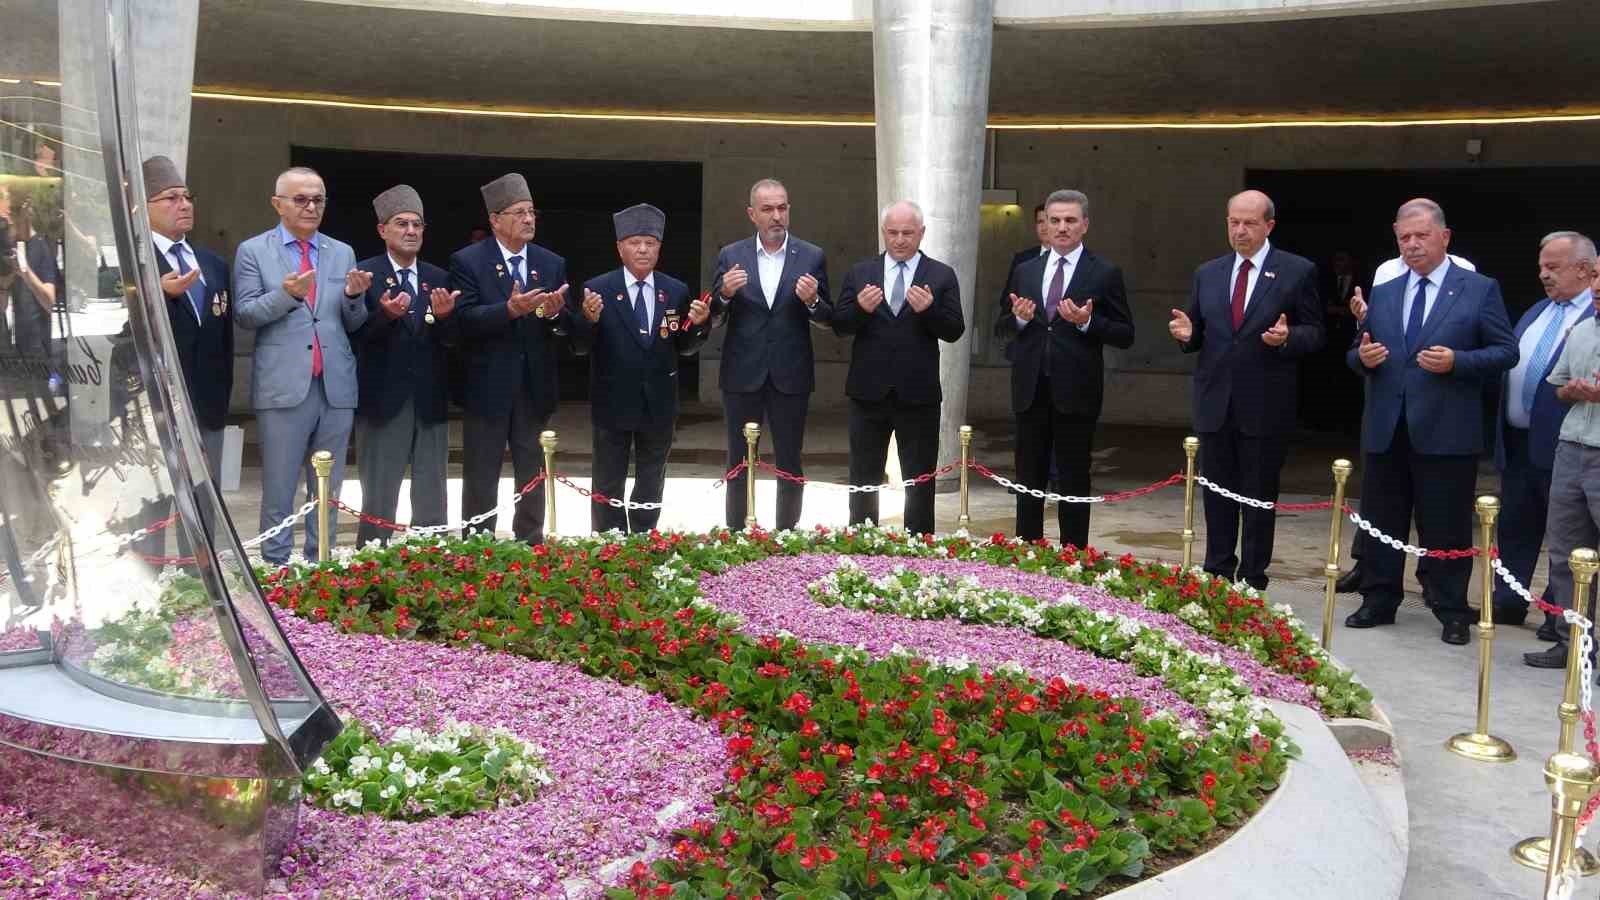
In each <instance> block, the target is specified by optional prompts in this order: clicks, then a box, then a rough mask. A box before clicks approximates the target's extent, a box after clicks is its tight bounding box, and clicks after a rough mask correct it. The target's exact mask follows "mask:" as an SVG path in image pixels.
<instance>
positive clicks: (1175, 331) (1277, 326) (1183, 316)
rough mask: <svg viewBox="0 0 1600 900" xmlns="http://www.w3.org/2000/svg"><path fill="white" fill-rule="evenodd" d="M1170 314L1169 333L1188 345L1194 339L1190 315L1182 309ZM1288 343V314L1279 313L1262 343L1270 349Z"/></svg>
mask: <svg viewBox="0 0 1600 900" xmlns="http://www.w3.org/2000/svg"><path fill="white" fill-rule="evenodd" d="M1170 312H1171V313H1172V319H1171V321H1169V322H1167V333H1168V334H1171V335H1172V337H1173V339H1174V340H1176V341H1179V342H1180V343H1185V344H1187V343H1188V342H1189V341H1191V340H1193V339H1194V322H1193V321H1192V320H1191V319H1190V318H1189V314H1188V313H1186V312H1184V311H1183V310H1181V309H1174V310H1170ZM1288 341H1289V316H1288V314H1286V313H1278V320H1277V321H1276V322H1273V323H1272V327H1271V328H1268V329H1267V330H1266V331H1263V332H1261V342H1262V343H1263V344H1266V345H1267V346H1268V347H1282V346H1283V345H1284V344H1286V343H1288Z"/></svg>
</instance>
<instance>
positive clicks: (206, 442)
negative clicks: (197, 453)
mask: <svg viewBox="0 0 1600 900" xmlns="http://www.w3.org/2000/svg"><path fill="white" fill-rule="evenodd" d="M200 447H201V449H203V450H204V451H205V453H206V471H207V472H210V473H211V480H212V481H213V482H215V483H216V486H217V493H219V494H220V493H222V429H221V428H218V429H216V430H212V429H210V428H206V427H205V426H203V425H202V426H201V427H200Z"/></svg>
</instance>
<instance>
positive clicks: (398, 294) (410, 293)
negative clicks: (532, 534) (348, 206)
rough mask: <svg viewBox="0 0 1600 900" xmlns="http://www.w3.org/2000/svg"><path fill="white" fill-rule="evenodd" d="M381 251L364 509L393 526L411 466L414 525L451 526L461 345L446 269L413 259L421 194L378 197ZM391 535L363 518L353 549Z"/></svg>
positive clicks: (368, 372)
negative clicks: (454, 402)
mask: <svg viewBox="0 0 1600 900" xmlns="http://www.w3.org/2000/svg"><path fill="white" fill-rule="evenodd" d="M372 208H373V210H374V211H375V212H376V213H377V217H378V236H379V237H381V238H383V243H384V248H385V252H383V253H381V254H379V255H377V256H374V257H372V258H371V259H366V260H362V261H361V263H360V264H359V265H360V268H362V269H365V270H367V271H370V272H372V273H373V277H372V286H371V287H369V288H367V296H366V303H367V321H366V324H364V325H362V326H361V330H360V331H357V332H356V334H355V342H356V351H357V364H356V371H357V374H358V375H359V380H360V383H361V402H360V404H359V405H357V406H356V418H357V419H358V420H359V421H360V422H361V426H362V430H361V438H360V440H359V441H358V445H357V448H356V462H357V464H358V466H359V468H360V473H361V505H362V507H363V508H364V509H365V510H366V511H367V512H369V513H372V514H373V515H375V516H378V517H381V518H384V519H389V520H391V521H392V520H394V518H395V509H396V507H397V506H398V505H399V502H400V483H401V482H402V481H403V480H404V479H405V477H406V469H407V467H409V468H410V470H411V515H410V517H409V521H410V522H411V523H412V524H414V525H443V524H444V522H445V520H446V502H445V463H446V462H447V461H448V458H449V455H450V443H449V438H450V426H449V423H448V422H447V421H446V416H445V414H446V412H447V411H448V405H449V390H448V388H449V381H448V379H449V363H448V360H447V357H446V354H447V349H446V348H447V347H449V346H451V345H452V344H453V343H454V341H455V332H456V323H457V321H458V320H457V319H456V317H455V316H454V315H452V313H453V312H454V311H455V305H456V298H457V296H459V295H460V291H451V290H450V289H449V287H448V285H449V282H450V275H449V273H447V272H445V270H443V269H441V268H439V267H438V266H435V265H433V264H432V263H427V262H423V261H422V260H420V259H418V258H417V254H418V253H420V252H421V251H422V234H423V229H424V228H426V227H427V221H426V220H425V219H424V218H423V215H422V198H421V197H420V196H418V194H417V192H416V190H414V189H413V188H412V187H411V186H410V185H406V184H398V185H395V186H394V187H392V188H389V189H388V190H386V191H384V192H383V193H381V194H379V195H378V196H377V197H376V198H374V199H373V201H372ZM392 533H393V532H391V531H389V530H388V529H385V528H381V527H379V526H377V525H373V524H370V523H368V522H362V523H361V527H360V529H359V530H358V531H357V532H356V543H357V545H361V546H364V545H365V544H366V543H367V542H368V541H371V540H374V539H377V540H382V541H385V542H387V541H388V539H389V536H390V535H391V534H392Z"/></svg>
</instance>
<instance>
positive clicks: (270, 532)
mask: <svg viewBox="0 0 1600 900" xmlns="http://www.w3.org/2000/svg"><path fill="white" fill-rule="evenodd" d="M316 508H317V501H315V500H307V501H306V502H305V505H304V506H302V507H300V508H299V509H297V510H295V511H294V512H292V513H290V514H288V515H287V516H284V517H283V521H282V522H279V523H278V524H276V525H274V526H272V527H271V528H268V529H267V530H266V531H263V532H261V533H260V534H258V535H256V536H255V537H253V538H251V539H250V540H248V541H245V542H244V543H243V544H241V545H240V546H242V547H244V548H245V549H246V550H248V549H250V548H251V547H259V546H261V545H262V544H263V543H265V542H267V541H269V540H271V539H272V538H275V537H277V536H278V535H280V534H282V533H283V530H284V529H285V528H292V527H294V523H296V522H298V521H300V520H301V519H304V518H305V517H306V516H308V515H310V514H311V511H312V510H314V509H316ZM144 530H145V529H143V528H141V529H139V531H136V532H134V534H138V533H139V532H140V531H144Z"/></svg>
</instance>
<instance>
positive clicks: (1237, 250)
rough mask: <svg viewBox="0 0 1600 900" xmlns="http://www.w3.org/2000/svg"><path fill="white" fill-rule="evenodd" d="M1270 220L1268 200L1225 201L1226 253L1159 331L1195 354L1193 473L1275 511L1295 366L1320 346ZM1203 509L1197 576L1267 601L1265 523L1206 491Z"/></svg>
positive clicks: (1312, 280)
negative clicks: (1233, 584) (1244, 587)
mask: <svg viewBox="0 0 1600 900" xmlns="http://www.w3.org/2000/svg"><path fill="white" fill-rule="evenodd" d="M1276 218H1277V211H1276V209H1275V207H1274V205H1273V203H1272V198H1270V197H1268V196H1267V195H1266V194H1263V193H1262V192H1260V191H1244V192H1242V193H1239V194H1235V195H1234V196H1233V197H1231V198H1230V199H1229V200H1228V211H1227V230H1228V243H1229V244H1231V245H1232V246H1233V252H1232V253H1228V254H1225V255H1223V256H1219V257H1217V258H1216V259H1213V260H1211V261H1210V262H1208V263H1205V264H1204V265H1202V266H1200V267H1199V268H1198V269H1196V270H1195V273H1194V284H1193V287H1192V289H1191V293H1190V295H1189V308H1188V310H1187V311H1185V310H1181V309H1174V310H1172V320H1171V321H1170V322H1168V323H1167V330H1168V331H1169V332H1170V333H1171V334H1172V337H1173V338H1174V339H1175V340H1177V342H1178V344H1179V346H1180V347H1182V349H1183V352H1185V353H1199V354H1200V360H1199V363H1198V364H1197V365H1196V366H1195V372H1194V428H1195V431H1196V433H1198V434H1199V436H1200V466H1201V470H1202V471H1203V472H1204V473H1205V476H1206V478H1208V479H1210V480H1211V481H1213V482H1215V483H1216V484H1218V485H1220V486H1222V487H1224V488H1227V489H1229V490H1231V491H1234V492H1235V493H1238V494H1243V495H1244V496H1246V497H1253V498H1256V499H1259V500H1269V501H1273V502H1276V501H1277V499H1278V476H1279V473H1280V471H1281V470H1282V469H1283V463H1284V459H1285V457H1286V456H1287V454H1288V448H1289V436H1290V435H1291V434H1292V433H1293V431H1294V427H1295V417H1296V403H1297V401H1298V390H1297V388H1296V379H1297V369H1298V366H1299V362H1300V358H1301V357H1303V356H1305V355H1306V354H1308V353H1313V352H1315V351H1316V350H1317V349H1318V348H1319V347H1321V346H1322V341H1323V327H1322V321H1323V318H1322V301H1321V300H1319V299H1318V298H1317V268H1316V266H1315V265H1313V264H1312V262H1311V261H1310V260H1308V259H1305V258H1304V257H1300V256H1296V255H1294V254H1293V253H1287V252H1284V251H1283V250H1280V249H1278V248H1277V247H1274V246H1272V244H1271V242H1270V241H1268V240H1267V236H1268V235H1269V234H1271V233H1272V229H1273V227H1274V226H1275V225H1276V224H1277V222H1276ZM1205 510H1206V556H1205V570H1206V571H1207V572H1210V573H1211V574H1213V575H1220V576H1221V577H1223V578H1226V579H1228V580H1229V581H1234V580H1238V581H1244V582H1247V583H1249V584H1250V586H1251V587H1254V588H1256V589H1258V590H1265V589H1266V586H1267V566H1268V565H1269V564H1271V562H1272V543H1273V533H1274V527H1275V524H1276V515H1275V514H1274V512H1273V511H1272V510H1266V509H1255V508H1253V507H1242V508H1241V506H1240V505H1239V504H1238V503H1236V502H1234V501H1232V500H1229V499H1227V498H1226V497H1224V496H1222V495H1221V494H1218V493H1216V492H1215V491H1206V493H1205ZM1241 519H1242V522H1243V528H1242V529H1241V527H1240V524H1241ZM1241 531H1242V532H1243V533H1242V534H1241Z"/></svg>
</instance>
